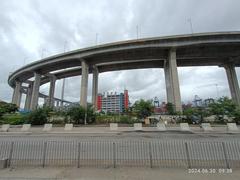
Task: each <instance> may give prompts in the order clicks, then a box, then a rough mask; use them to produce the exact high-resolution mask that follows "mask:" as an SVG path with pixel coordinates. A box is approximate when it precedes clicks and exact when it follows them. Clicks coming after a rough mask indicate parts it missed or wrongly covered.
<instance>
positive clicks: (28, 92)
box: [24, 82, 33, 110]
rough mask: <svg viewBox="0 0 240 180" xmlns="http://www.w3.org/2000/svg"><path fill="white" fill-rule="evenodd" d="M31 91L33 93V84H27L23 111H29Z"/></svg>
mask: <svg viewBox="0 0 240 180" xmlns="http://www.w3.org/2000/svg"><path fill="white" fill-rule="evenodd" d="M32 91H33V83H32V82H31V83H29V85H28V88H27V94H26V100H25V105H24V109H25V110H30V104H31V97H32Z"/></svg>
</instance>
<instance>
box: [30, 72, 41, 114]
mask: <svg viewBox="0 0 240 180" xmlns="http://www.w3.org/2000/svg"><path fill="white" fill-rule="evenodd" d="M34 77H35V80H34V83H33V91H32V97H31V103H30V110H35V109H36V108H37V106H38V96H39V88H40V80H41V75H40V74H38V73H36V72H35V73H34Z"/></svg>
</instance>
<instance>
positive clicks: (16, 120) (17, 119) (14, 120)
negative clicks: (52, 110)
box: [1, 114, 27, 125]
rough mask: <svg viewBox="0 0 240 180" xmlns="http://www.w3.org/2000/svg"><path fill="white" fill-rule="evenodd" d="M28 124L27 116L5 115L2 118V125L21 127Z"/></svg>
mask: <svg viewBox="0 0 240 180" xmlns="http://www.w3.org/2000/svg"><path fill="white" fill-rule="evenodd" d="M26 122H27V115H23V114H5V115H3V117H2V120H1V124H11V125H20V124H24V123H26Z"/></svg>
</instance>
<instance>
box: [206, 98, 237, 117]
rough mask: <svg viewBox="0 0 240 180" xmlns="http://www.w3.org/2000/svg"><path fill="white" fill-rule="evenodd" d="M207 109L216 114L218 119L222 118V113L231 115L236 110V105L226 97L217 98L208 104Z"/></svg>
mask: <svg viewBox="0 0 240 180" xmlns="http://www.w3.org/2000/svg"><path fill="white" fill-rule="evenodd" d="M209 111H210V113H211V114H213V115H216V117H217V119H218V120H223V117H224V115H226V116H228V117H233V116H234V115H235V113H236V111H237V105H236V104H235V103H234V102H233V101H232V100H231V99H229V98H228V97H222V98H219V99H218V100H217V101H216V102H214V103H211V104H209Z"/></svg>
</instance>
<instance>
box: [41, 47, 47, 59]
mask: <svg viewBox="0 0 240 180" xmlns="http://www.w3.org/2000/svg"><path fill="white" fill-rule="evenodd" d="M45 52H46V49H45V48H42V52H41V59H43V57H44V53H45Z"/></svg>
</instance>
